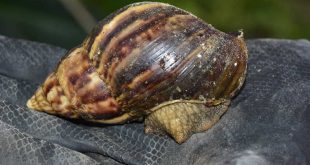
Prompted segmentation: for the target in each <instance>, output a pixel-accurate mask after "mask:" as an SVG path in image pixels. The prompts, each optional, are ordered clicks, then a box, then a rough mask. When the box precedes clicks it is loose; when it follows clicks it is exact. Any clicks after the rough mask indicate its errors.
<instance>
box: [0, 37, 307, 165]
mask: <svg viewBox="0 0 310 165" xmlns="http://www.w3.org/2000/svg"><path fill="white" fill-rule="evenodd" d="M247 46H248V49H249V64H248V74H247V79H246V83H245V85H244V87H243V88H242V90H241V91H240V93H239V95H238V96H237V97H235V98H234V99H233V101H232V105H231V106H230V108H229V110H228V112H227V113H226V114H225V115H224V116H223V117H222V119H221V120H220V121H219V122H218V123H217V124H216V125H215V126H214V127H212V128H211V129H210V130H209V131H207V132H203V133H198V134H195V135H193V136H192V137H191V138H190V139H189V140H188V141H186V142H185V143H183V144H181V145H179V144H177V143H175V142H174V140H172V139H171V138H170V137H168V136H158V135H152V134H145V133H144V132H143V124H142V123H131V124H125V125H114V126H102V125H100V126H99V125H95V124H87V123H80V122H77V121H69V120H66V119H62V118H59V117H56V116H51V115H48V114H45V113H40V112H36V111H32V110H29V109H28V108H26V106H25V103H26V101H27V99H28V98H29V97H30V96H31V95H32V94H33V93H34V91H35V89H36V88H37V85H38V84H40V83H41V82H42V81H43V80H44V79H45V77H46V76H47V74H48V73H49V72H51V71H52V70H53V68H54V67H55V66H56V65H57V62H58V61H59V60H60V58H61V56H63V55H64V54H65V53H66V50H64V49H61V48H58V47H55V46H50V45H46V44H42V43H36V42H31V41H25V40H17V39H11V38H7V37H4V36H0V164H1V165H2V164H23V165H24V164H29V165H30V164H310V140H309V139H310V42H309V41H307V40H294V41H293V40H275V39H256V40H249V41H247Z"/></svg>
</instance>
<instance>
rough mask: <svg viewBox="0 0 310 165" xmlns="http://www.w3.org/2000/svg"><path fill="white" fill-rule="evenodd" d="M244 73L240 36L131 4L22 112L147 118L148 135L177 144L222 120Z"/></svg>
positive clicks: (64, 63)
mask: <svg viewBox="0 0 310 165" xmlns="http://www.w3.org/2000/svg"><path fill="white" fill-rule="evenodd" d="M246 65H247V49H246V46H245V43H244V39H243V34H242V32H238V33H236V34H234V35H233V34H226V33H223V32H221V31H219V30H217V29H215V28H214V27H212V26H211V25H209V24H207V23H205V22H203V21H202V20H200V19H199V18H197V17H195V16H193V15H192V14H190V13H188V12H186V11H184V10H181V9H179V8H176V7H174V6H171V5H168V4H164V3H155V2H144V3H135V4H132V5H128V6H126V7H124V8H122V9H120V10H118V11H117V12H115V13H113V14H111V15H110V16H108V17H107V18H106V19H104V20H103V21H101V22H99V24H98V25H97V26H96V27H95V28H94V29H93V31H92V32H91V34H90V35H89V36H88V37H87V38H86V39H85V40H84V42H83V43H82V44H81V45H80V46H78V47H76V48H74V49H72V50H71V51H69V52H68V53H67V55H66V56H65V57H64V58H63V59H62V60H61V61H60V63H59V65H58V66H57V68H56V70H55V71H54V72H53V73H51V74H50V75H49V76H48V78H47V79H46V80H45V82H44V83H43V84H42V85H41V86H40V87H39V88H38V90H37V91H36V93H35V94H34V95H33V97H32V98H30V99H29V101H28V102H27V106H28V107H29V108H31V109H35V110H38V111H44V112H47V113H50V114H56V115H59V116H63V117H68V118H82V119H84V120H88V121H91V122H98V123H105V124H121V123H125V122H128V121H134V120H138V119H141V118H145V131H146V132H153V133H160V134H161V133H165V132H166V133H168V134H169V135H171V136H172V137H173V138H174V139H175V140H176V141H177V142H179V143H181V142H184V141H185V140H186V139H188V138H189V137H190V136H191V135H192V134H193V133H195V132H201V131H204V130H207V129H209V128H210V127H211V126H212V125H214V124H215V123H216V122H217V121H218V120H219V118H220V117H221V116H222V114H224V113H225V111H226V110H227V109H228V105H229V102H230V99H231V98H232V97H233V96H234V95H235V94H236V92H237V91H238V90H239V89H240V88H241V86H242V84H243V82H244V79H245V73H246Z"/></svg>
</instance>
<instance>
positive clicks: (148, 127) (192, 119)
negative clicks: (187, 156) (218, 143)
mask: <svg viewBox="0 0 310 165" xmlns="http://www.w3.org/2000/svg"><path fill="white" fill-rule="evenodd" d="M229 103H230V101H229V100H225V99H220V100H214V99H212V100H206V101H200V100H173V101H168V102H164V103H162V104H160V105H158V106H156V107H154V108H152V109H151V112H152V113H151V114H149V115H148V116H147V117H146V119H145V121H144V125H145V132H146V133H155V134H165V133H168V134H169V135H170V136H172V137H173V138H174V139H175V141H176V142H177V143H183V142H184V141H186V140H187V139H188V138H189V137H191V136H192V134H194V133H197V132H202V131H206V130H208V129H209V128H211V127H212V126H213V125H214V124H215V123H216V122H217V121H218V120H219V119H220V117H221V116H222V115H223V114H224V113H225V112H226V111H227V109H228V105H229Z"/></svg>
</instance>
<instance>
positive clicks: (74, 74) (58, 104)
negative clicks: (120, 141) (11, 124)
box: [27, 47, 121, 122]
mask: <svg viewBox="0 0 310 165" xmlns="http://www.w3.org/2000/svg"><path fill="white" fill-rule="evenodd" d="M27 106H28V107H29V108H31V109H35V110H38V111H44V112H47V113H50V114H56V115H60V116H64V117H68V118H84V119H87V120H103V121H102V122H104V121H105V120H108V119H110V118H115V117H116V116H120V115H121V112H120V108H119V105H118V103H117V102H116V100H115V99H114V98H113V97H112V95H111V92H110V89H109V88H108V86H107V85H106V83H105V82H104V81H103V80H102V79H100V77H99V75H98V73H97V72H96V68H94V66H92V65H91V62H90V59H89V57H88V53H87V51H86V50H85V49H84V48H83V47H78V48H75V49H73V50H72V51H70V52H69V53H68V55H67V56H66V57H65V58H64V59H63V60H62V61H61V62H60V63H59V65H58V67H57V69H56V71H55V72H53V73H52V74H50V75H49V76H48V78H47V79H46V80H45V82H44V83H43V84H42V85H41V86H40V87H39V89H38V90H37V91H36V93H35V94H34V95H33V96H32V97H31V98H30V99H29V100H28V102H27ZM117 122H119V121H117Z"/></svg>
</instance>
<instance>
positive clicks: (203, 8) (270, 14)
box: [0, 0, 310, 48]
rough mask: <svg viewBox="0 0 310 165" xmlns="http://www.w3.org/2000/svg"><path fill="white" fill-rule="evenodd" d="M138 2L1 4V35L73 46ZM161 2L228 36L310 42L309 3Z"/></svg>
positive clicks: (4, 0) (26, 0) (27, 0)
mask: <svg viewBox="0 0 310 165" xmlns="http://www.w3.org/2000/svg"><path fill="white" fill-rule="evenodd" d="M133 2H138V1H134V0H130V1H121V0H80V1H77V0H17V1H12V0H0V35H6V36H9V37H14V38H23V39H27V40H33V41H39V42H45V43H49V44H54V45H57V46H61V47H64V48H71V47H74V46H75V45H77V44H79V43H81V42H82V40H83V39H84V38H85V36H86V35H87V33H88V32H87V31H89V27H91V26H93V24H94V22H96V21H99V20H101V19H103V18H104V17H106V16H107V15H108V14H110V13H112V12H113V11H115V10H117V9H119V8H121V7H123V6H125V5H127V4H130V3H133ZM161 2H166V3H170V4H172V5H175V6H178V7H180V8H182V9H185V10H187V11H190V12H192V13H193V14H195V15H197V16H198V17H200V18H202V19H203V20H205V21H206V22H208V23H210V24H212V25H213V26H215V27H216V28H217V29H220V30H222V31H225V32H230V31H236V30H238V29H244V31H245V35H246V38H247V39H249V38H288V39H300V38H305V39H310V0H257V1H254V0H191V1H189V0H188V1H180V0H166V1H161ZM82 9H86V12H85V13H84V12H82ZM87 16H88V17H91V18H93V19H94V21H91V19H88V18H87ZM79 19H80V20H79ZM83 19H84V20H86V21H83ZM81 20H82V21H81ZM83 27H84V28H83Z"/></svg>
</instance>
